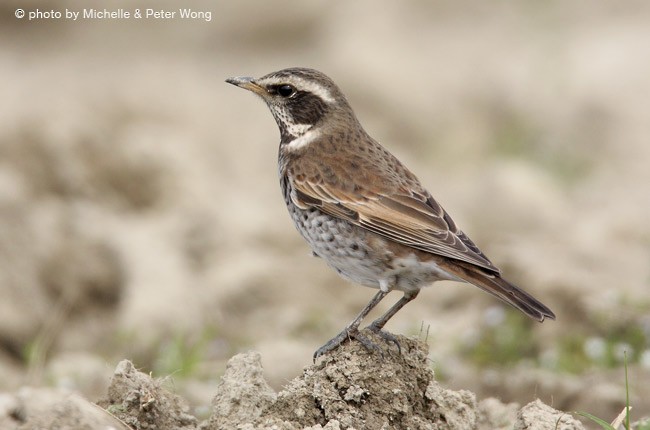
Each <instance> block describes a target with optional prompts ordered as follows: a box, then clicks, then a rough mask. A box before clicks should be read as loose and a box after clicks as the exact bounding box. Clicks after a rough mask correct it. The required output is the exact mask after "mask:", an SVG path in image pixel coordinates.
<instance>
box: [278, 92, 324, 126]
mask: <svg viewBox="0 0 650 430" xmlns="http://www.w3.org/2000/svg"><path fill="white" fill-rule="evenodd" d="M288 107H289V112H290V113H291V117H292V118H293V121H294V122H295V123H296V124H316V123H317V122H318V121H319V120H320V119H321V118H322V117H323V115H325V112H327V103H325V102H324V101H323V100H321V99H320V98H319V97H317V96H315V95H313V94H311V93H308V92H303V91H299V92H298V93H297V94H296V95H295V96H294V98H293V100H291V101H290V102H289V105H288Z"/></svg>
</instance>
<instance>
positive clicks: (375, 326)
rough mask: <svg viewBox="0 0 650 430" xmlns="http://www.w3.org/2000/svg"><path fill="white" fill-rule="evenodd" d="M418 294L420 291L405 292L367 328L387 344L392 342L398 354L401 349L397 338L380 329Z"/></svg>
mask: <svg viewBox="0 0 650 430" xmlns="http://www.w3.org/2000/svg"><path fill="white" fill-rule="evenodd" d="M419 292H420V290H413V291H407V292H405V293H404V295H403V296H402V298H401V299H399V300H398V301H397V303H395V304H394V305H393V306H391V308H390V309H388V310H387V311H386V313H385V314H383V315H382V316H380V317H379V318H377V319H376V320H374V321H373V322H372V323H370V325H369V326H368V328H369V329H370V330H372V331H373V332H375V333H377V334H378V335H379V336H381V337H382V338H384V340H386V341H388V342H393V343H394V344H395V345H396V346H397V349H398V350H399V352H400V353H401V352H402V348H401V347H400V345H399V342H398V341H397V338H396V337H395V336H393V335H392V334H390V333H387V332H385V331H383V330H382V328H384V326H385V325H386V323H387V322H388V320H389V319H391V318H392V317H393V316H394V315H395V314H396V313H397V312H398V311H399V310H400V309H402V308H403V307H404V305H406V304H407V303H408V302H410V301H411V300H413V299H414V298H416V297H417V295H418V293H419Z"/></svg>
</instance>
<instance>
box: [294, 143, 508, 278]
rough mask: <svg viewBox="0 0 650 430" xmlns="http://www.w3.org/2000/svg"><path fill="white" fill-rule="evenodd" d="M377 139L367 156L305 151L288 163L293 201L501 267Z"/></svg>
mask: <svg viewBox="0 0 650 430" xmlns="http://www.w3.org/2000/svg"><path fill="white" fill-rule="evenodd" d="M375 145H377V146H376V147H374V149H373V151H370V154H369V155H370V156H367V157H360V156H358V155H357V154H352V153H347V154H346V153H345V152H343V153H341V151H338V152H337V153H336V154H335V155H326V156H323V155H322V153H321V154H320V156H319V157H318V158H315V157H314V158H311V157H310V156H309V154H308V153H307V154H304V156H302V157H301V158H300V161H299V162H298V163H290V165H288V166H287V169H289V170H291V174H289V175H287V180H288V181H290V184H291V188H292V190H293V192H292V195H291V198H292V200H293V202H294V203H295V204H296V205H297V206H298V207H301V208H304V209H306V208H309V207H317V208H318V209H320V210H321V211H323V212H325V213H327V214H329V215H331V216H335V217H338V218H343V219H345V220H347V221H349V222H351V223H353V224H355V225H358V226H360V227H362V228H365V229H367V230H370V231H372V232H374V233H376V234H378V235H380V236H383V237H385V238H388V239H390V240H393V241H395V242H398V243H401V244H404V245H407V246H410V247H413V248H416V249H419V250H422V251H426V252H431V253H433V254H437V255H441V256H444V257H448V258H452V259H456V260H461V261H465V262H467V263H471V264H473V265H476V266H479V267H481V268H484V269H487V270H488V271H490V272H494V273H499V269H498V268H496V267H495V266H494V264H492V262H491V261H490V260H488V258H487V257H486V256H485V255H484V254H483V253H482V252H481V251H480V250H479V249H478V247H477V246H476V245H475V244H474V243H473V242H472V241H471V240H470V239H469V238H468V237H467V236H466V235H465V234H464V233H463V232H462V231H461V230H459V229H458V228H457V227H456V225H455V223H454V222H453V220H452V219H451V217H449V215H448V214H447V213H446V212H445V210H444V209H443V208H442V207H441V206H440V205H439V204H438V203H437V202H436V201H435V200H434V199H433V197H431V195H430V194H429V193H428V192H427V191H426V190H425V189H424V188H423V187H422V186H421V185H420V183H419V181H418V179H417V178H416V177H415V175H413V174H412V173H411V172H410V171H409V170H408V169H406V168H405V167H404V166H403V165H402V164H401V163H400V162H399V161H397V159H396V158H395V157H393V156H392V155H391V154H390V153H388V152H387V151H386V150H385V149H383V148H382V147H381V146H379V145H378V144H375Z"/></svg>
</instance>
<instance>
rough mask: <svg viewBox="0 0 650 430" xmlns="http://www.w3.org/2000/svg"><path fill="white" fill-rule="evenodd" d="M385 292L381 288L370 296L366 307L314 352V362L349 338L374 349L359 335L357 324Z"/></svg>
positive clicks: (373, 347) (386, 292)
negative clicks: (370, 298)
mask: <svg viewBox="0 0 650 430" xmlns="http://www.w3.org/2000/svg"><path fill="white" fill-rule="evenodd" d="M387 294H388V291H381V290H380V291H379V292H378V293H377V294H375V296H374V297H373V298H372V300H370V302H369V303H368V304H367V305H366V307H365V308H363V309H362V310H361V312H360V313H359V315H357V317H356V318H355V319H354V320H353V321H352V322H351V323H350V324H348V325H347V326H346V327H345V328H344V329H343V331H342V332H341V333H339V334H337V335H336V336H334V337H333V338H332V339H330V340H328V341H327V343H326V344H325V345H323V346H321V347H320V348H318V349H317V350H316V352H314V362H316V359H317V358H318V357H320V356H321V355H323V354H325V353H326V352H330V351H331V350H333V349H335V348H337V347H338V346H339V345H341V344H342V343H343V342H345V341H346V340H347V339H351V338H355V339H357V340H359V341H360V342H361V343H362V344H363V345H364V346H365V347H366V348H368V349H376V346H375V345H374V344H373V343H372V342H370V340H368V339H367V338H365V337H363V336H360V335H359V324H361V321H362V320H363V319H364V318H365V317H366V315H368V313H369V312H370V311H371V310H372V309H373V308H374V307H375V306H377V304H378V303H379V302H381V300H382V299H383V298H384V297H386V295H387Z"/></svg>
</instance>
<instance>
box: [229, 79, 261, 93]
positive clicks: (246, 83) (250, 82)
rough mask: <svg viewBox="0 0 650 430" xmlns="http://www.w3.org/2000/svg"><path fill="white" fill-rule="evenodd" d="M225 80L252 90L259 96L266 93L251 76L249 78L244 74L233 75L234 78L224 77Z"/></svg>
mask: <svg viewBox="0 0 650 430" xmlns="http://www.w3.org/2000/svg"><path fill="white" fill-rule="evenodd" d="M226 82H228V83H229V84H233V85H235V86H237V87H240V88H244V89H246V90H248V91H252V92H254V93H255V94H257V95H260V96H264V95H266V94H267V92H266V90H265V89H264V87H262V86H260V85H258V84H257V83H255V80H254V79H253V78H249V77H245V76H235V77H234V78H228V79H226Z"/></svg>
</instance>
